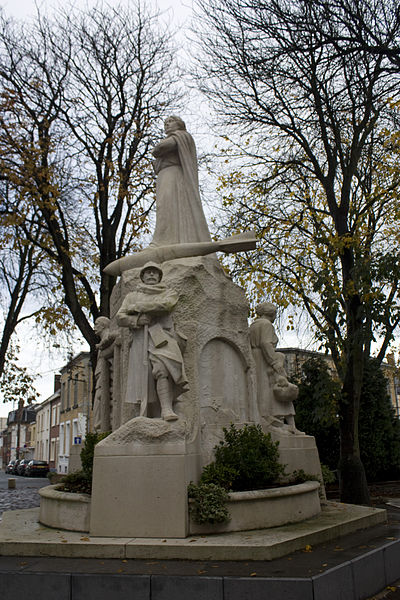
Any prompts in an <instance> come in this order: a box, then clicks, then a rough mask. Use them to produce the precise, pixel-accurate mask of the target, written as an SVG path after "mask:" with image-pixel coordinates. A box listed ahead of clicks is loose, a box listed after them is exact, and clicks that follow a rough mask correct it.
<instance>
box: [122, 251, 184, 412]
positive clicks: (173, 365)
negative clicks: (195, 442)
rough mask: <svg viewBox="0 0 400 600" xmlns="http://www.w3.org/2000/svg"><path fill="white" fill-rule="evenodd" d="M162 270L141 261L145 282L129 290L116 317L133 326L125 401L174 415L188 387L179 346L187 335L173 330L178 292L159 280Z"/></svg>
mask: <svg viewBox="0 0 400 600" xmlns="http://www.w3.org/2000/svg"><path fill="white" fill-rule="evenodd" d="M162 275H163V272H162V270H161V268H160V267H159V266H158V265H157V264H155V263H147V264H146V265H145V266H144V267H143V269H142V270H141V272H140V279H141V280H142V282H143V284H140V285H139V286H138V288H137V290H136V291H134V292H130V293H129V294H127V295H126V296H125V298H124V301H123V303H122V305H121V308H120V309H119V311H118V313H117V323H118V325H120V326H121V327H129V328H130V329H131V331H132V332H133V339H132V343H131V347H130V351H129V363H128V375H127V384H126V395H125V402H128V403H133V404H136V405H138V408H139V414H140V416H148V417H156V416H159V415H160V412H161V418H162V419H164V420H165V421H174V420H176V419H177V418H178V415H176V414H175V412H174V410H173V403H174V401H175V400H176V398H177V397H178V396H179V395H180V394H182V393H183V392H184V391H187V389H188V388H187V379H186V374H185V368H184V364H183V357H182V351H181V347H183V345H184V343H185V341H186V338H185V337H184V336H183V335H181V334H179V333H177V332H176V331H175V326H174V322H173V320H172V316H171V312H172V311H173V310H174V308H175V305H176V303H177V302H178V294H177V293H176V292H175V291H174V290H171V289H168V288H167V287H166V286H165V285H163V284H161V283H160V282H161V279H162Z"/></svg>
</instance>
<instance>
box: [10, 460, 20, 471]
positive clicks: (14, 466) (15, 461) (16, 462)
mask: <svg viewBox="0 0 400 600" xmlns="http://www.w3.org/2000/svg"><path fill="white" fill-rule="evenodd" d="M19 463H20V461H19V460H18V459H17V460H14V464H13V468H12V471H11V473H12V474H13V475H18V471H17V469H18V465H19Z"/></svg>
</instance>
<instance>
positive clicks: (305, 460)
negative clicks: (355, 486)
mask: <svg viewBox="0 0 400 600" xmlns="http://www.w3.org/2000/svg"><path fill="white" fill-rule="evenodd" d="M265 431H267V432H268V431H269V432H270V433H271V437H272V439H273V441H274V442H279V457H280V462H281V463H282V464H283V465H285V471H286V473H287V474H288V475H290V474H291V473H293V471H300V470H303V471H304V472H305V473H306V474H308V475H315V476H316V477H318V479H319V481H320V482H321V487H320V491H319V493H320V497H321V500H326V494H325V488H324V485H323V479H322V472H321V463H320V460H319V455H318V448H317V445H316V443H315V438H314V437H313V436H311V435H293V434H283V433H282V434H281V433H279V432H277V431H273V430H272V429H269V430H268V429H265Z"/></svg>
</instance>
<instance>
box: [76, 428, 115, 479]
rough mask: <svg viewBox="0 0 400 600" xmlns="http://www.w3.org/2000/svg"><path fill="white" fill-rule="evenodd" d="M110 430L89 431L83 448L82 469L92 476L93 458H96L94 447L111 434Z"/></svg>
mask: <svg viewBox="0 0 400 600" xmlns="http://www.w3.org/2000/svg"><path fill="white" fill-rule="evenodd" d="M110 433H111V432H110V431H106V432H105V433H97V432H95V433H90V432H89V433H87V434H86V437H85V441H84V443H83V447H82V450H81V462H82V471H83V472H84V473H86V475H87V476H88V477H90V478H92V476H93V460H94V448H95V446H96V444H98V443H99V442H100V441H101V440H103V439H104V438H105V437H107V436H108V435H110Z"/></svg>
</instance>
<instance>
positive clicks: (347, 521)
mask: <svg viewBox="0 0 400 600" xmlns="http://www.w3.org/2000/svg"><path fill="white" fill-rule="evenodd" d="M38 514H39V509H27V510H18V511H8V512H6V513H4V514H3V521H2V522H1V523H0V556H54V557H75V558H89V557H91V558H126V559H130V558H135V559H169V560H171V559H185V560H221V561H224V560H229V561H232V560H273V559H275V558H278V557H280V556H285V555H286V554H289V553H291V552H294V551H296V550H300V549H302V548H304V547H306V546H307V545H315V544H321V543H323V542H328V541H331V540H333V539H336V538H338V537H341V536H345V535H348V534H350V533H353V532H355V531H358V530H361V529H365V528H367V527H372V526H374V525H379V524H381V523H384V522H386V511H385V510H382V509H374V508H368V507H363V506H355V505H349V504H340V503H336V502H329V503H328V504H327V505H326V506H325V507H324V508H323V511H322V513H321V515H320V516H318V517H314V518H312V519H308V520H307V521H304V522H302V523H296V524H292V525H285V526H283V527H275V528H273V529H264V530H255V531H247V532H232V533H225V534H214V535H208V536H196V537H189V538H184V539H174V538H165V539H161V538H160V539H148V538H108V537H107V538H99V537H92V536H89V535H88V534H85V533H79V532H73V531H62V530H56V529H50V528H48V527H44V526H43V525H41V524H40V523H39V522H38Z"/></svg>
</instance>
